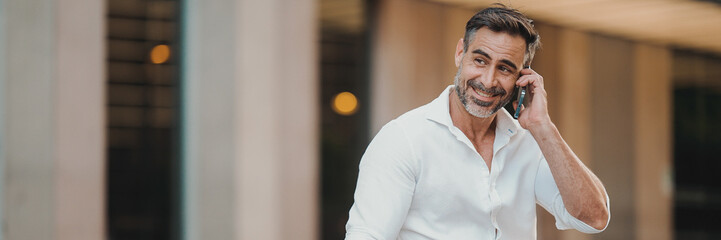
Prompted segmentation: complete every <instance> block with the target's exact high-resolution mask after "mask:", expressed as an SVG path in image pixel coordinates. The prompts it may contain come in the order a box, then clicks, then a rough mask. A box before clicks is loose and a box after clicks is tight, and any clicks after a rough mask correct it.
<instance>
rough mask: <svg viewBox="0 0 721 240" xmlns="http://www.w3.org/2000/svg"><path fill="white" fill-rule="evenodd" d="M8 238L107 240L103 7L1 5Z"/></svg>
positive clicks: (0, 126)
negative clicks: (105, 238) (104, 239)
mask: <svg viewBox="0 0 721 240" xmlns="http://www.w3.org/2000/svg"><path fill="white" fill-rule="evenodd" d="M0 11H1V12H0V26H1V27H0V96H2V97H1V98H0V169H1V170H2V173H1V174H2V182H1V184H0V196H1V201H2V205H1V206H2V207H1V208H2V212H1V213H2V214H1V215H2V221H3V229H2V237H0V238H3V239H102V238H104V237H105V209H104V208H105V204H104V203H105V199H104V193H105V190H104V188H105V128H104V126H105V110H104V104H105V89H104V84H103V83H104V78H105V54H104V53H105V47H104V39H105V38H104V35H105V31H104V27H105V14H104V12H105V11H104V4H103V1H92V2H88V1H80V0H4V1H0Z"/></svg>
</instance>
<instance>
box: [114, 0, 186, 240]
mask: <svg viewBox="0 0 721 240" xmlns="http://www.w3.org/2000/svg"><path fill="white" fill-rule="evenodd" d="M106 2H107V9H108V10H107V11H108V12H107V47H108V51H107V53H108V58H107V66H108V74H107V80H106V81H107V86H108V87H107V96H108V97H107V112H108V122H107V128H108V129H107V131H108V136H107V137H108V138H107V153H108V154H107V162H108V165H107V166H108V167H107V186H108V190H107V194H108V202H107V212H108V216H107V218H108V221H107V223H108V235H109V237H110V238H111V239H118V240H122V239H156V240H164V239H177V237H178V236H177V235H178V233H177V232H178V230H177V225H178V220H177V218H178V217H179V214H178V206H177V205H178V204H177V203H178V200H177V198H178V195H179V194H178V193H177V192H178V189H177V188H178V186H177V185H178V183H177V182H178V180H177V179H178V164H179V160H178V157H177V156H178V153H177V152H178V149H177V143H178V129H177V122H178V117H177V116H178V115H177V111H178V107H179V106H178V104H177V99H178V94H177V93H178V73H177V72H178V63H179V59H178V57H181V55H180V54H178V51H177V46H178V43H179V40H178V39H179V36H178V35H177V32H178V28H179V26H178V25H179V23H180V19H179V9H178V7H179V5H180V3H179V1H177V0H106ZM171 52H173V53H174V54H171Z"/></svg>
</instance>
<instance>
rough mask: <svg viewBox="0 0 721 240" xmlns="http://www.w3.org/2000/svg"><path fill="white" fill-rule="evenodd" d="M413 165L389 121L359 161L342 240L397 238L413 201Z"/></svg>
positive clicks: (402, 139)
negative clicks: (351, 202)
mask: <svg viewBox="0 0 721 240" xmlns="http://www.w3.org/2000/svg"><path fill="white" fill-rule="evenodd" d="M414 162H415V157H414V154H413V152H412V150H411V147H410V143H409V141H408V139H407V137H406V135H405V134H404V132H403V129H402V128H401V126H400V125H398V124H397V123H396V122H395V121H391V122H390V123H388V124H387V125H386V126H384V127H383V129H381V131H380V132H379V133H378V135H376V137H375V138H374V139H373V140H372V141H371V143H370V144H369V145H368V148H367V149H366V152H365V153H364V154H363V157H362V158H361V162H360V165H359V173H358V183H357V185H356V189H355V195H354V199H355V202H354V203H353V206H352V207H351V209H350V213H349V218H348V223H347V224H346V238H345V239H346V240H351V239H353V240H356V239H378V240H380V239H388V240H392V239H396V238H397V236H398V233H399V232H400V229H401V227H402V225H403V223H404V222H405V219H406V215H407V214H408V209H409V208H410V204H411V200H412V198H413V192H414V189H415V184H416V178H415V167H416V165H415V164H414Z"/></svg>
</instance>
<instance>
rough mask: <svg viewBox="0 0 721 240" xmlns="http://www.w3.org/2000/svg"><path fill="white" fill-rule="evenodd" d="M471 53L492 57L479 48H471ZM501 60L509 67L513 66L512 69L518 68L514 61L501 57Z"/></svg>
mask: <svg viewBox="0 0 721 240" xmlns="http://www.w3.org/2000/svg"><path fill="white" fill-rule="evenodd" d="M473 53H475V54H480V55H483V56H484V57H486V58H488V59H492V58H491V55H489V54H488V53H486V52H484V51H483V50H481V49H476V50H473ZM501 62H502V63H505V64H506V65H508V66H509V67H511V68H513V69H514V70H516V69H518V66H516V64H515V63H513V62H511V60H508V59H501Z"/></svg>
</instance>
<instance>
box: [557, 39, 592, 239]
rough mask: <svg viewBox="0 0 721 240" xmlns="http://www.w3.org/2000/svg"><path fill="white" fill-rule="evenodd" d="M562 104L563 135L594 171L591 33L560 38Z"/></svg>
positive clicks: (570, 234) (567, 235)
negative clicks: (592, 150)
mask: <svg viewBox="0 0 721 240" xmlns="http://www.w3.org/2000/svg"><path fill="white" fill-rule="evenodd" d="M559 47H560V52H559V60H558V64H560V65H561V66H563V67H562V68H561V69H560V73H559V80H560V84H559V85H560V91H559V94H560V101H558V105H556V107H557V108H559V110H558V113H559V117H558V123H559V125H560V129H561V134H563V138H564V139H565V140H566V142H567V143H568V145H570V146H571V148H572V149H573V152H575V153H576V155H577V156H578V157H579V158H580V159H581V161H583V163H584V164H586V166H588V167H589V168H590V169H591V170H592V171H594V172H595V169H594V160H595V159H593V156H592V154H591V146H592V143H591V129H592V127H591V125H592V122H591V116H592V115H591V114H592V112H593V109H592V108H591V57H590V55H591V53H590V51H591V49H590V37H589V35H588V34H587V33H583V32H578V31H574V30H570V29H563V30H561V31H560V34H559ZM560 239H566V240H572V239H573V240H583V239H591V236H589V235H587V234H583V233H581V232H579V231H575V230H569V231H563V232H562V233H561V236H560Z"/></svg>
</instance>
